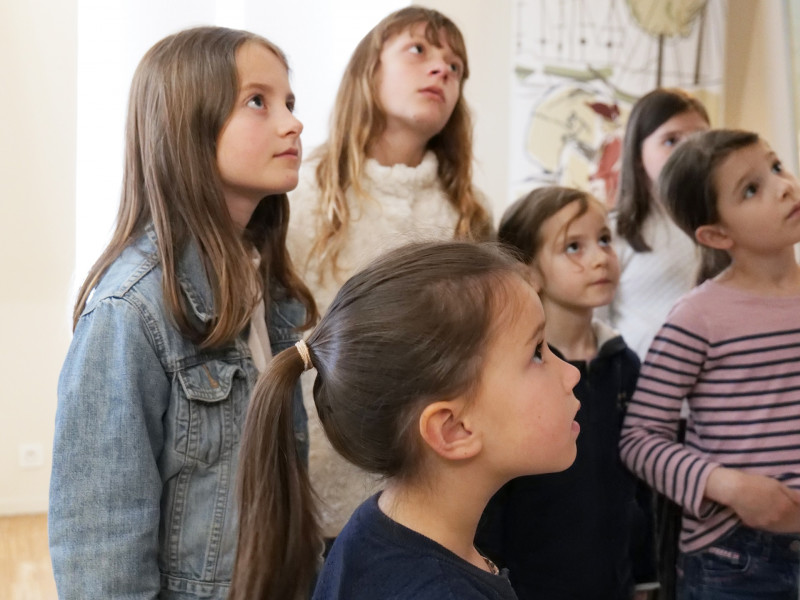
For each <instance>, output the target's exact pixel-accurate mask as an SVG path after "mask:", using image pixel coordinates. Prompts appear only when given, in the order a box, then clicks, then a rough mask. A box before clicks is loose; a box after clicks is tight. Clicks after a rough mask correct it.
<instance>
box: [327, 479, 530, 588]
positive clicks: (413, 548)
mask: <svg viewBox="0 0 800 600" xmlns="http://www.w3.org/2000/svg"><path fill="white" fill-rule="evenodd" d="M334 599H337V600H389V599H391V600H406V599H407V600H412V599H413V600H448V599H453V600H456V599H458V600H487V599H489V600H517V596H516V594H515V593H514V591H513V590H512V589H511V583H510V582H509V580H508V576H507V574H506V572H505V571H504V572H502V573H501V574H500V575H492V574H491V573H489V572H487V571H483V570H481V569H479V568H478V567H476V566H475V565H472V564H470V563H468V562H467V561H465V560H463V559H461V558H459V557H458V556H456V555H455V554H453V553H452V552H450V551H449V550H448V549H446V548H445V547H444V546H442V545H440V544H437V543H436V542H434V541H433V540H431V539H430V538H427V537H425V536H424V535H421V534H419V533H417V532H416V531H413V530H411V529H409V528H407V527H404V526H403V525H400V524H399V523H397V522H395V521H393V520H392V519H390V518H389V517H387V516H386V515H385V514H383V512H381V510H380V508H378V495H375V496H373V497H371V498H369V499H368V500H367V501H366V502H364V503H363V504H362V505H361V506H359V507H358V509H357V510H356V511H355V513H353V516H352V517H351V518H350V520H349V521H348V522H347V525H345V527H344V529H343V530H342V533H341V534H340V535H339V536H338V537H337V538H336V541H335V542H334V544H333V547H332V548H331V551H330V554H328V558H327V559H326V561H325V564H324V565H323V567H322V572H321V573H320V576H319V579H318V581H317V586H316V589H315V590H314V596H313V600H334Z"/></svg>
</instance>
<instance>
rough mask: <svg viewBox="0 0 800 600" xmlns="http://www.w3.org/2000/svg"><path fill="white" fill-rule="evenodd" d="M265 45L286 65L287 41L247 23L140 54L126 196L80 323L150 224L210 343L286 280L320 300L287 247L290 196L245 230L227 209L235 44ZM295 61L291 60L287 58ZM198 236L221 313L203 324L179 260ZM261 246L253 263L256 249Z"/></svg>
mask: <svg viewBox="0 0 800 600" xmlns="http://www.w3.org/2000/svg"><path fill="white" fill-rule="evenodd" d="M245 43H256V44H261V45H263V46H264V47H265V48H267V49H268V50H269V51H271V52H272V53H274V54H275V56H277V57H278V58H279V59H280V60H281V61H282V62H283V64H284V65H287V62H286V58H285V56H284V54H283V52H281V50H280V49H279V48H278V47H277V46H275V45H274V44H272V43H271V42H269V41H268V40H266V39H264V38H262V37H260V36H257V35H255V34H253V33H250V32H247V31H238V30H234V29H226V28H222V27H198V28H194V29H187V30H184V31H181V32H179V33H176V34H174V35H171V36H168V37H166V38H164V39H163V40H161V41H160V42H157V43H156V44H155V45H154V46H153V47H152V48H150V50H148V52H147V53H146V54H145V56H144V57H143V58H142V60H141V62H140V63H139V66H138V67H137V69H136V73H135V74H134V77H133V82H132V84H131V91H130V98H129V106H128V119H127V125H126V131H125V165H124V171H123V182H122V197H121V200H120V205H119V211H118V213H117V221H116V226H115V230H114V233H113V235H112V238H111V241H110V243H109V245H108V246H107V247H106V249H105V250H104V251H103V253H102V254H101V255H100V258H99V259H98V260H97V262H95V264H94V265H93V266H92V268H91V269H90V271H89V274H88V276H87V277H86V280H85V281H84V283H83V285H82V286H81V288H80V291H79V293H78V299H77V302H76V304H75V309H74V312H73V326H74V325H76V324H77V321H78V319H79V317H80V315H81V313H82V312H83V309H84V308H85V306H86V302H87V300H88V298H89V296H90V294H91V292H92V290H93V289H94V287H95V286H96V285H97V284H98V282H99V281H100V279H101V278H102V277H103V275H104V274H105V272H106V271H107V270H108V268H109V267H110V266H111V264H112V263H113V262H114V260H115V259H116V258H117V257H118V256H119V255H120V253H121V252H122V251H123V250H124V249H125V248H126V247H127V246H129V245H130V244H131V243H132V242H133V241H134V240H136V239H137V238H139V237H140V236H141V235H143V234H144V232H145V229H146V227H147V226H148V225H149V224H150V223H152V225H153V227H154V230H155V234H156V238H157V244H156V245H157V251H158V256H159V260H160V264H161V268H162V271H163V275H162V288H163V292H164V302H165V304H166V307H167V309H168V310H169V311H170V312H171V314H172V316H173V318H174V320H175V322H176V324H177V325H178V327H179V329H180V330H181V332H182V333H183V334H184V335H186V336H187V337H188V338H190V339H192V340H194V341H195V342H196V343H199V344H200V345H201V346H203V347H217V346H221V345H224V344H227V343H230V342H231V341H232V340H233V339H234V338H235V337H236V336H237V335H239V333H241V331H242V330H243V329H244V327H245V326H246V325H247V324H248V323H249V320H250V316H251V314H252V312H253V309H254V307H255V306H256V303H257V302H259V301H260V300H261V298H262V296H266V295H267V294H268V293H269V284H268V282H270V281H274V282H277V283H278V284H280V285H281V286H282V287H283V289H284V290H285V292H286V293H287V294H288V295H289V296H293V297H295V298H298V299H299V300H301V301H302V302H303V304H305V306H306V309H307V316H308V322H309V323H310V322H312V321H313V320H315V319H316V316H317V315H316V308H315V305H314V301H313V299H312V296H311V294H310V292H309V291H308V288H306V286H305V285H304V284H303V283H302V281H301V280H300V279H299V278H298V277H297V275H296V274H295V271H294V269H293V267H292V264H291V261H290V259H289V256H288V252H287V251H286V229H287V225H288V221H289V201H288V198H287V196H286V194H278V195H274V196H267V197H266V198H264V199H262V201H261V202H260V203H259V205H258V206H257V207H256V209H255V211H254V212H253V215H252V217H251V219H250V222H249V223H248V225H247V228H246V230H245V233H244V236H243V235H242V232H241V230H240V229H238V228H237V227H236V225H235V224H234V222H233V220H232V219H231V216H230V214H229V212H228V209H227V205H226V203H225V198H224V195H223V191H222V182H221V179H220V175H219V169H218V167H217V158H216V151H217V140H218V137H219V134H220V132H221V130H222V127H223V125H224V124H225V122H226V121H227V119H228V116H229V115H230V114H231V111H232V110H233V106H234V102H235V99H236V95H237V94H238V84H239V82H238V71H237V68H236V52H237V50H238V49H239V48H240V47H241V46H242V45H243V44H245ZM287 69H288V65H287ZM192 242H193V243H196V244H197V245H198V247H199V249H200V254H201V256H202V258H203V261H204V265H205V270H206V273H207V275H208V278H209V283H210V285H211V288H212V290H213V294H214V308H215V314H214V316H213V317H212V319H211V321H210V323H209V324H208V326H207V327H205V328H204V329H203V330H198V328H197V325H194V324H193V321H192V319H191V318H190V316H189V315H188V314H187V305H188V302H187V300H186V299H185V298H184V295H183V293H182V291H181V286H180V282H179V281H178V273H177V265H178V261H179V259H180V257H181V255H182V253H183V251H184V249H185V247H186V245H187V244H189V243H192ZM254 247H255V248H256V250H257V251H258V252H259V253H260V255H261V262H260V267H259V268H256V267H255V266H254V265H253V261H252V256H251V252H252V249H253V248H254Z"/></svg>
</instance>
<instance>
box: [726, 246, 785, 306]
mask: <svg viewBox="0 0 800 600" xmlns="http://www.w3.org/2000/svg"><path fill="white" fill-rule="evenodd" d="M731 259H732V262H731V266H730V267H728V268H727V269H726V270H725V271H723V272H722V273H721V274H720V275H719V276H718V277H717V278H716V281H717V282H718V283H721V284H723V285H729V286H731V287H735V288H738V289H741V290H745V291H748V292H755V293H757V294H759V295H763V296H785V295H795V294H797V293H799V292H800V266H798V264H797V260H796V259H795V255H794V248H788V249H787V250H785V251H783V252H781V253H780V255H778V256H775V255H770V256H754V255H750V254H744V253H737V252H732V253H731Z"/></svg>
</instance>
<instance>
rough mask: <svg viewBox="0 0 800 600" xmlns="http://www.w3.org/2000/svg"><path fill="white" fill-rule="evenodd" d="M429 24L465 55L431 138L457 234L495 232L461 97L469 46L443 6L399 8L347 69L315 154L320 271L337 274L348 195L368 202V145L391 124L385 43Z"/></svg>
mask: <svg viewBox="0 0 800 600" xmlns="http://www.w3.org/2000/svg"><path fill="white" fill-rule="evenodd" d="M420 23H423V24H425V37H426V39H427V40H428V42H430V43H431V44H433V45H435V46H440V45H441V40H440V33H442V32H443V34H444V37H445V38H446V40H447V43H448V44H449V45H450V47H451V48H452V49H453V51H454V52H455V54H456V55H457V56H458V57H459V59H461V61H462V63H463V65H464V70H463V76H462V79H461V89H460V90H459V97H458V101H457V102H456V105H455V108H454V109H453V113H452V115H451V116H450V119H449V120H448V121H447V124H446V125H445V126H444V128H443V129H442V130H441V131H440V132H439V133H438V134H436V135H435V136H433V137H432V138H431V139H430V141H429V142H428V149H429V150H431V151H433V152H434V154H436V158H437V159H438V163H439V167H438V177H439V179H440V181H441V182H442V186H443V188H444V191H445V193H446V194H447V197H448V199H449V201H450V202H451V203H452V205H453V207H454V208H455V209H456V211H457V212H458V214H459V219H458V222H457V224H456V228H455V231H454V232H453V235H454V237H455V238H457V239H474V240H484V239H488V238H489V237H490V235H491V231H492V226H491V218H490V216H489V214H488V213H487V211H486V209H485V208H484V207H483V205H482V204H481V202H479V201H478V199H477V197H476V192H475V189H474V188H473V186H472V119H471V117H470V113H469V109H468V107H467V104H466V102H465V100H464V97H463V95H462V93H461V92H462V91H463V86H464V81H466V79H467V77H468V76H469V65H468V62H467V50H466V46H465V44H464V38H463V36H462V35H461V31H459V29H458V27H457V26H456V25H455V24H454V23H453V22H452V21H451V20H450V19H448V18H447V17H446V16H444V15H443V14H441V13H440V12H438V11H435V10H431V9H427V8H422V7H419V6H411V7H408V8H403V9H401V10H398V11H396V12H394V13H392V14H390V15H389V16H387V17H386V18H384V19H383V20H382V21H381V22H380V23H378V24H377V25H376V26H375V27H374V28H373V29H372V30H371V31H370V32H369V33H368V34H367V35H366V36H365V37H364V38H363V39H362V40H361V41H360V42H359V44H358V46H357V47H356V49H355V51H354V52H353V55H352V56H351V57H350V62H349V63H348V65H347V68H346V69H345V72H344V76H343V77H342V82H341V84H340V85H339V91H338V93H337V95H336V102H335V104H334V108H333V113H332V118H331V126H330V136H329V138H328V141H327V142H326V143H325V144H324V145H323V146H321V147H320V148H319V149H318V150H317V151H316V153H315V155H316V156H317V157H318V158H319V164H318V166H317V171H316V179H317V184H318V186H319V189H320V214H321V217H322V220H321V224H320V227H319V229H318V231H316V235H315V237H314V243H313V246H312V249H311V252H310V254H309V256H318V257H319V265H318V267H319V272H320V275H322V273H323V272H325V271H326V270H328V269H330V270H331V271H332V272H333V273H334V274H335V273H336V271H337V258H338V256H339V253H340V252H341V250H342V247H343V245H344V240H345V238H346V235H347V227H348V224H349V222H350V210H349V208H348V205H347V200H346V197H345V193H346V191H347V190H348V188H352V190H353V192H354V194H355V196H356V197H357V198H362V199H365V200H366V199H368V198H367V196H366V194H365V192H364V190H363V188H362V186H361V180H362V175H363V172H364V163H365V162H366V159H367V156H366V152H367V149H368V148H370V147H371V146H372V144H373V143H374V142H375V141H377V140H378V138H379V137H380V136H381V134H382V133H383V131H384V129H385V126H386V117H385V114H384V110H383V108H382V107H381V105H380V101H379V95H378V87H377V77H376V75H377V73H378V70H379V68H380V55H381V51H382V50H383V45H384V43H385V42H386V41H387V40H388V39H389V38H391V37H393V36H395V35H397V34H400V33H402V32H403V31H406V30H407V29H409V28H410V27H413V26H415V25H418V24H420Z"/></svg>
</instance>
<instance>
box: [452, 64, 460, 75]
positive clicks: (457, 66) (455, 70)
mask: <svg viewBox="0 0 800 600" xmlns="http://www.w3.org/2000/svg"><path fill="white" fill-rule="evenodd" d="M450 70H451V71H452V72H453V73H455V74H456V75H458V74H459V73H461V65H460V64H459V63H450Z"/></svg>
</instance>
